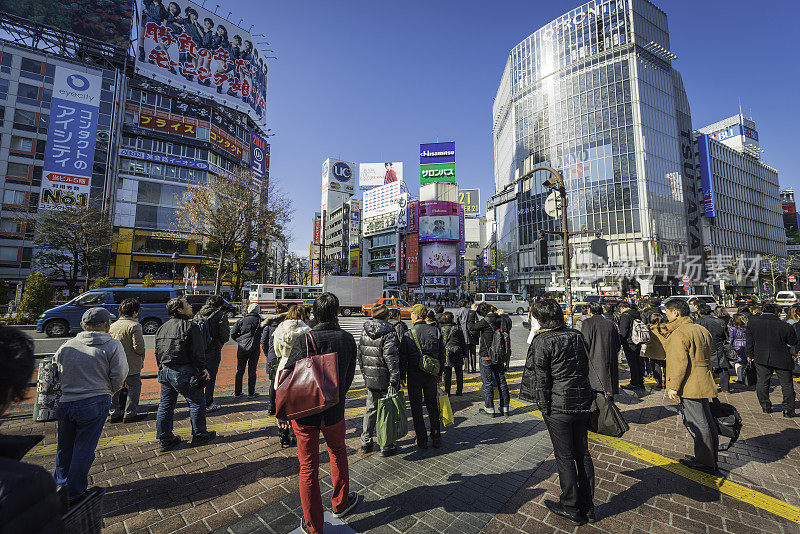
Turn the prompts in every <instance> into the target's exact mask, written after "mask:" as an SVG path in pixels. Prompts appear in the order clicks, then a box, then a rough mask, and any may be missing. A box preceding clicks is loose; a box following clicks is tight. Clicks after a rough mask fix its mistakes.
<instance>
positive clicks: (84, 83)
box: [67, 74, 89, 91]
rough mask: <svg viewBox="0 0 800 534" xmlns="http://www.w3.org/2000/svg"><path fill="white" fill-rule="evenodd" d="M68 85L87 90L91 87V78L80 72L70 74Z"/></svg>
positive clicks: (79, 89)
mask: <svg viewBox="0 0 800 534" xmlns="http://www.w3.org/2000/svg"><path fill="white" fill-rule="evenodd" d="M67 85H69V86H70V87H72V88H73V89H75V90H76V91H85V90H87V89H88V88H89V80H88V79H87V78H86V77H85V76H81V75H80V74H70V75H69V76H67Z"/></svg>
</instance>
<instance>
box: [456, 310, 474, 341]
mask: <svg viewBox="0 0 800 534" xmlns="http://www.w3.org/2000/svg"><path fill="white" fill-rule="evenodd" d="M467 318H469V308H467V307H466V306H465V307H463V308H459V309H458V311H457V312H456V316H455V320H456V324H457V325H458V326H459V327H460V328H461V331H462V332H463V333H464V343H466V344H467V345H477V343H476V342H475V338H474V337H473V336H472V335H470V331H469V328H467Z"/></svg>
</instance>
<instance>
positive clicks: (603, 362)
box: [581, 302, 622, 394]
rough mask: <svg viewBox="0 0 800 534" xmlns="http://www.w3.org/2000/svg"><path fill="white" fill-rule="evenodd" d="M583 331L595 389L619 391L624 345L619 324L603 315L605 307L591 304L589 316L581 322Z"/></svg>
mask: <svg viewBox="0 0 800 534" xmlns="http://www.w3.org/2000/svg"><path fill="white" fill-rule="evenodd" d="M581 333H582V334H583V337H585V338H586V343H587V345H588V347H589V363H590V364H591V368H590V369H589V381H590V382H591V384H592V389H593V390H594V391H603V392H605V393H611V394H616V393H619V362H618V361H617V354H619V349H620V347H621V346H622V344H621V342H620V339H619V332H618V331H617V325H615V324H614V323H612V322H611V321H609V320H608V319H606V318H605V317H603V307H602V306H601V305H600V304H599V303H597V302H592V303H591V304H589V318H588V319H584V321H583V323H582V324H581Z"/></svg>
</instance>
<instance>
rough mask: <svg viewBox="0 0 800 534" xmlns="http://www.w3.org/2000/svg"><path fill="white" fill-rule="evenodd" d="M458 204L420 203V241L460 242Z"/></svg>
mask: <svg viewBox="0 0 800 534" xmlns="http://www.w3.org/2000/svg"><path fill="white" fill-rule="evenodd" d="M459 213H460V212H459V205H458V203H457V202H446V201H443V200H430V201H421V202H419V240H420V241H421V242H423V241H458V240H460V239H461V230H460V227H461V217H460V215H459Z"/></svg>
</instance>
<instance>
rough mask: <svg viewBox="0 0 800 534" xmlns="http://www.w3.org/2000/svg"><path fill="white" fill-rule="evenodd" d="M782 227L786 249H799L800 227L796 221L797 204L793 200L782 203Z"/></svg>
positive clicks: (792, 250) (790, 250) (794, 250)
mask: <svg viewBox="0 0 800 534" xmlns="http://www.w3.org/2000/svg"><path fill="white" fill-rule="evenodd" d="M783 227H784V228H785V229H786V250H787V251H789V252H797V251H800V227H798V222H797V205H796V204H795V203H794V202H784V203H783Z"/></svg>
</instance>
